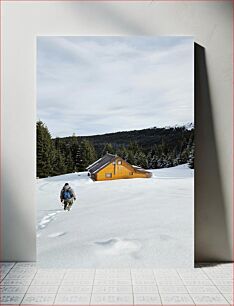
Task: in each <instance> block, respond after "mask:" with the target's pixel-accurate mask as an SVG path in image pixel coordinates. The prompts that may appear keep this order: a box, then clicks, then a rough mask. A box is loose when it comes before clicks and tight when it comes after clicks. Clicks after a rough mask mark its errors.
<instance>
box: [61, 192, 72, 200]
mask: <svg viewBox="0 0 234 306" xmlns="http://www.w3.org/2000/svg"><path fill="white" fill-rule="evenodd" d="M71 197H72V195H71V192H70V190H64V192H63V199H64V200H68V199H70V198H71Z"/></svg>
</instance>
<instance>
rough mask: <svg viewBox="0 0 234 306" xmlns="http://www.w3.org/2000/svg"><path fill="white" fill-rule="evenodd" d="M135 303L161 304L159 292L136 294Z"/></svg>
mask: <svg viewBox="0 0 234 306" xmlns="http://www.w3.org/2000/svg"><path fill="white" fill-rule="evenodd" d="M134 305H161V299H160V296H159V294H134Z"/></svg>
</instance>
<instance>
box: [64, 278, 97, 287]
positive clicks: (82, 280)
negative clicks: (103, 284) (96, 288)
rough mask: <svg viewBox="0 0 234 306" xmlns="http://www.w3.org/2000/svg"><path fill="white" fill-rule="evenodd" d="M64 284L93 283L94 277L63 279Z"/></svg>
mask: <svg viewBox="0 0 234 306" xmlns="http://www.w3.org/2000/svg"><path fill="white" fill-rule="evenodd" d="M62 284H63V285H86V286H87V285H92V284H93V279H76V278H74V279H63V281H62Z"/></svg>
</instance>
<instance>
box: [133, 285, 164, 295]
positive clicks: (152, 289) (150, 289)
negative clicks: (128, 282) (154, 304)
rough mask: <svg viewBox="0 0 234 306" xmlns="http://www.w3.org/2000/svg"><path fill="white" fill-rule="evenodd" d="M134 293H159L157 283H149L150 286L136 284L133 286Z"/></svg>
mask: <svg viewBox="0 0 234 306" xmlns="http://www.w3.org/2000/svg"><path fill="white" fill-rule="evenodd" d="M133 293H134V294H138V293H141V294H144V293H158V288H157V286H156V285H149V286H139V285H134V286H133Z"/></svg>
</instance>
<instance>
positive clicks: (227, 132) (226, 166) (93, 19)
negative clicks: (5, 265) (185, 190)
mask: <svg viewBox="0 0 234 306" xmlns="http://www.w3.org/2000/svg"><path fill="white" fill-rule="evenodd" d="M2 17H3V18H2V25H3V28H2V33H3V35H2V43H3V45H2V46H3V50H2V63H3V75H2V78H3V83H2V88H3V92H2V119H3V120H2V122H1V125H2V126H1V128H2V154H1V158H2V173H1V174H2V177H1V183H2V191H3V192H2V201H1V203H2V213H1V218H2V220H1V221H2V222H1V226H2V227H1V235H2V237H1V242H2V256H1V257H2V259H3V260H24V261H27V260H35V259H36V233H35V205H36V194H35V193H36V190H35V173H36V172H35V158H36V154H35V152H36V151H35V120H36V99H35V96H36V86H35V84H36V80H35V75H36V71H35V67H36V53H35V51H36V35H193V36H194V38H195V41H196V42H197V43H198V44H200V45H201V46H203V47H204V48H205V53H206V62H205V61H204V54H203V51H204V50H201V49H198V51H197V58H199V64H196V65H198V66H197V70H196V71H197V79H198V80H197V84H199V85H198V87H197V89H196V98H197V110H196V113H197V122H196V123H197V127H196V130H197V135H196V142H197V165H196V167H197V170H196V172H197V173H196V174H197V177H196V198H195V199H196V207H195V211H196V245H195V246H196V258H197V259H198V260H204V261H205V260H231V259H232V252H231V250H232V246H231V242H232V166H231V165H232V3H231V1H175V2H173V1H165V2H164V1H149V2H143V1H142V2H139V1H138V2H125V3H123V2H88V1H86V2H78V1H77V2H75V1H71V2H69V1H60V2H54V1H46V2H43V1H41V2H40V1H38V2H37V1H25V2H23V1H19V2H18V1H4V2H3V3H2ZM205 64H206V65H207V78H206V70H205V67H204V65H205ZM204 75H205V79H204ZM207 81H208V83H207ZM207 85H209V88H210V91H208V87H207ZM198 100H199V101H198Z"/></svg>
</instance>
